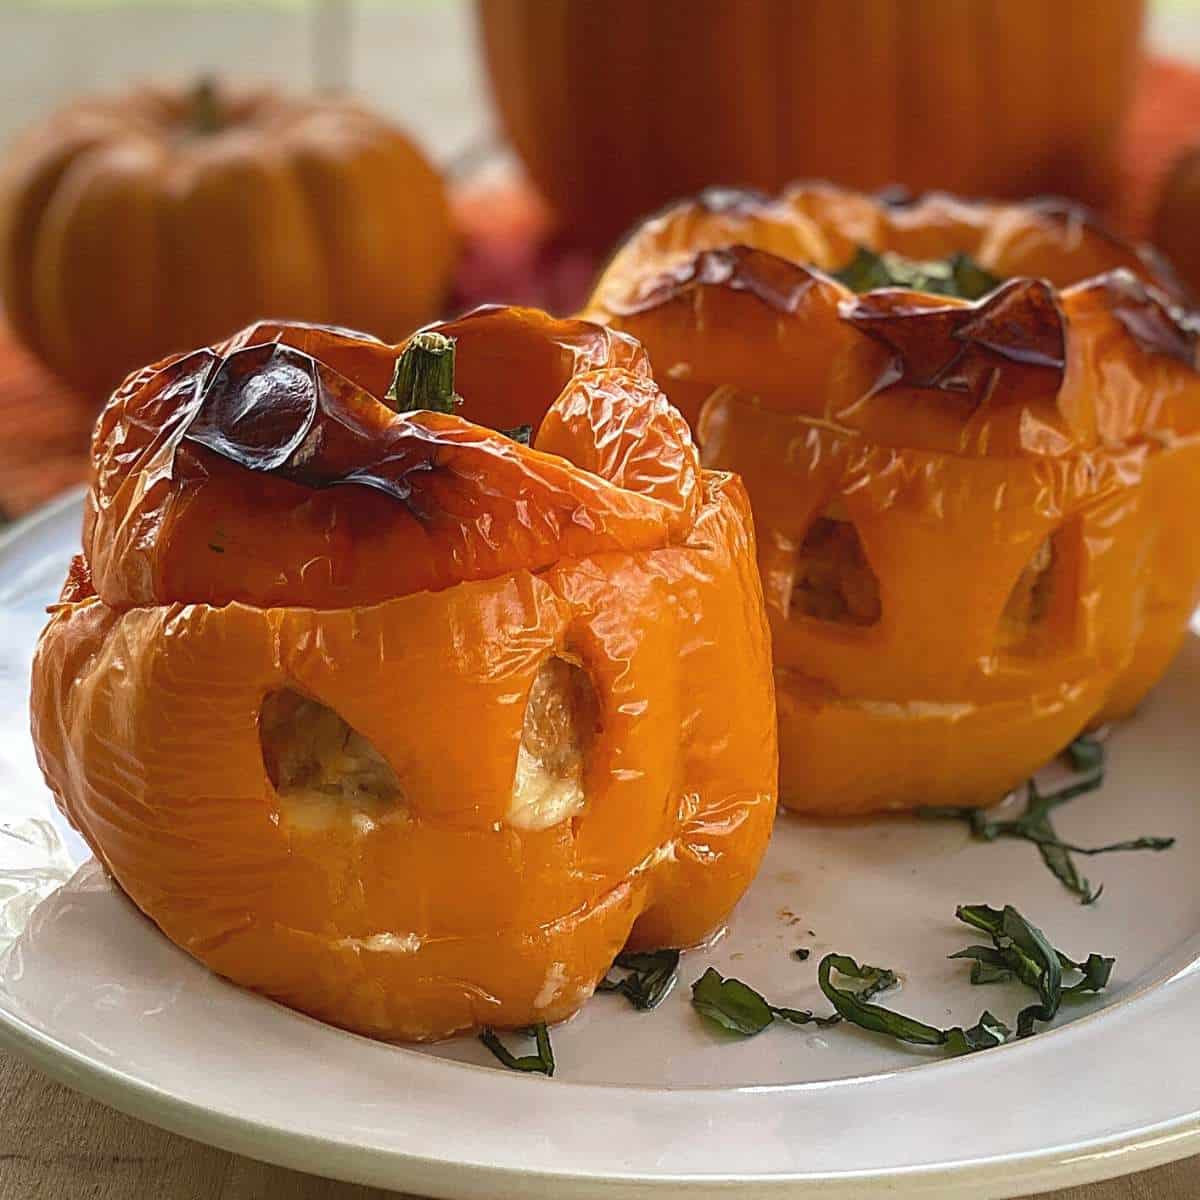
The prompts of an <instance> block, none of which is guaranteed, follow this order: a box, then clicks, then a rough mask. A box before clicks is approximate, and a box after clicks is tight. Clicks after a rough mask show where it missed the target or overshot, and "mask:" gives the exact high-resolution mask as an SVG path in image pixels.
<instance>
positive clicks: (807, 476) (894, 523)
mask: <svg viewBox="0 0 1200 1200" xmlns="http://www.w3.org/2000/svg"><path fill="white" fill-rule="evenodd" d="M862 245H865V246H869V247H871V248H872V249H873V250H875V251H879V252H886V253H890V254H894V255H901V256H904V258H905V259H906V260H916V259H922V260H928V259H934V260H939V259H946V258H947V257H948V256H951V255H954V254H967V255H970V256H971V257H972V259H973V260H974V261H975V262H977V263H978V266H979V267H980V268H983V269H985V271H986V272H988V273H991V274H992V275H994V276H996V277H998V279H999V280H1002V281H1003V282H1000V283H999V286H997V287H995V288H994V290H991V291H990V292H989V293H988V294H986V295H983V296H982V297H981V298H979V299H977V300H975V301H974V302H969V301H967V300H963V299H958V298H954V297H948V296H943V295H932V294H928V293H926V292H916V291H912V290H904V289H902V288H889V289H885V290H877V291H872V292H869V293H867V294H864V295H856V294H854V293H852V292H851V291H849V290H848V289H847V288H846V287H845V286H843V284H842V283H841V282H839V281H838V280H837V279H835V278H833V277H831V276H830V275H828V274H823V273H822V272H833V271H838V270H839V269H841V268H844V267H845V266H846V265H847V264H848V263H850V262H852V261H853V260H854V258H855V255H856V246H862ZM935 265H936V264H935ZM816 268H819V269H816ZM973 269H974V268H973ZM976 274H977V275H978V274H982V272H979V271H976ZM983 277H984V278H986V275H984V276H983ZM1077 281H1079V282H1077ZM991 282H996V281H995V280H993V281H991ZM1068 285H1070V286H1068ZM1156 285H1159V286H1162V287H1170V286H1172V285H1171V282H1170V280H1169V278H1168V277H1166V276H1165V275H1163V276H1158V275H1156V274H1155V267H1154V265H1153V264H1151V263H1150V262H1149V261H1148V260H1144V259H1143V258H1142V257H1141V256H1140V255H1139V254H1138V253H1136V252H1134V251H1133V250H1131V249H1129V248H1128V247H1125V246H1123V245H1122V244H1120V243H1119V242H1116V241H1114V240H1113V239H1111V238H1109V237H1108V236H1107V235H1104V234H1102V233H1101V232H1100V231H1098V230H1096V229H1095V228H1093V227H1091V226H1090V225H1089V224H1088V223H1087V221H1086V218H1084V217H1083V216H1082V215H1081V214H1079V213H1077V212H1073V211H1071V210H1069V209H1063V208H1061V207H1056V206H1055V205H1053V204H1039V205H1031V206H1009V207H1003V206H988V205H975V204H968V203H964V202H960V201H956V200H953V199H951V198H949V197H930V198H928V199H926V200H924V201H921V202H918V203H916V204H913V205H910V206H904V207H898V208H894V207H889V206H888V205H886V204H884V203H883V202H881V201H880V200H877V199H874V198H870V197H865V196H858V195H854V194H850V193H844V192H840V191H838V190H837V189H835V188H830V187H825V186H802V187H797V188H796V189H793V190H792V191H791V192H789V193H787V194H785V195H784V196H782V197H781V198H780V199H778V200H774V201H770V200H766V199H763V198H760V197H753V196H746V197H743V199H742V201H741V203H740V204H733V203H731V202H730V201H729V199H728V198H725V200H724V201H723V202H722V204H720V205H719V206H717V207H716V208H715V209H714V208H713V207H712V206H711V205H709V204H708V203H707V202H706V201H705V199H704V198H703V197H702V198H701V199H700V200H697V201H694V202H685V203H683V204H680V205H678V206H676V207H674V208H672V209H670V210H668V211H667V212H665V213H663V214H662V215H660V216H658V217H656V218H653V219H652V220H650V221H648V222H647V223H646V224H645V225H643V226H642V227H641V229H639V230H638V231H636V232H635V233H634V234H633V235H632V236H631V238H630V240H629V241H628V242H627V243H626V244H625V246H624V247H622V248H621V249H620V250H619V251H618V253H617V255H616V256H615V258H614V259H613V261H612V262H611V263H610V265H609V267H608V269H607V271H606V273H605V275H604V277H603V278H602V279H601V281H600V283H599V284H598V286H597V289H596V293H595V295H594V297H593V300H592V304H591V307H590V309H589V312H588V315H589V316H592V317H594V318H596V319H601V320H604V321H606V322H607V323H609V324H610V325H612V326H614V327H618V328H621V329H624V330H627V331H629V332H631V333H633V334H634V335H635V336H636V337H638V338H639V339H640V340H641V341H642V343H643V344H644V345H645V346H646V348H647V350H648V352H649V353H650V356H651V359H652V361H653V363H654V367H655V369H656V371H657V372H658V373H659V376H660V377H661V378H664V379H667V380H669V381H670V382H669V384H668V386H669V389H670V392H671V397H672V400H673V401H675V402H676V403H677V404H678V405H679V406H680V408H681V410H682V411H683V412H684V414H685V415H686V416H687V417H688V419H689V420H690V421H692V422H693V425H694V427H695V428H696V430H697V434H698V438H699V441H700V443H701V447H702V450H701V453H702V458H703V461H704V463H705V465H706V466H710V467H719V468H723V469H727V470H732V471H736V472H738V473H739V474H741V476H742V477H743V479H744V480H745V482H746V485H747V489H748V490H749V492H750V496H751V501H752V503H753V506H754V516H755V523H756V526H757V530H758V548H759V565H760V568H761V571H762V576H763V585H764V593H765V596H766V602H767V608H768V614H769V617H770V621H771V626H772V634H773V640H774V653H775V674H776V685H777V696H778V704H779V715H780V731H781V733H780V754H781V764H782V766H781V772H782V773H781V799H782V801H783V802H784V803H785V804H787V805H789V806H790V807H793V808H797V809H803V810H809V811H817V812H827V813H853V812H863V811H870V810H874V809H882V808H907V807H914V806H918V805H932V804H986V803H991V802H993V801H995V800H996V799H998V798H999V797H1000V796H1002V795H1003V794H1004V793H1005V792H1006V791H1007V790H1008V789H1010V788H1011V787H1013V786H1015V785H1016V784H1017V783H1018V782H1019V781H1020V780H1021V779H1023V778H1024V777H1026V776H1027V775H1028V774H1029V773H1031V772H1032V771H1033V770H1034V769H1035V768H1036V767H1037V766H1039V765H1040V764H1041V763H1042V762H1044V761H1045V760H1046V759H1047V758H1049V757H1050V756H1051V755H1053V754H1054V753H1055V752H1056V751H1057V750H1058V749H1060V748H1061V747H1062V746H1063V745H1065V744H1066V743H1067V742H1068V741H1069V740H1070V739H1071V738H1072V737H1073V736H1075V735H1076V734H1077V733H1078V732H1080V730H1082V729H1083V728H1084V727H1085V726H1087V725H1088V724H1090V723H1097V722H1101V721H1104V720H1108V719H1110V718H1113V717H1117V716H1120V715H1123V714H1125V713H1127V712H1128V711H1130V709H1132V708H1133V706H1134V705H1136V704H1137V703H1138V701H1139V700H1140V698H1141V697H1142V695H1143V694H1144V693H1145V691H1146V690H1147V689H1148V688H1149V687H1150V686H1151V685H1152V684H1153V682H1154V681H1155V680H1156V679H1157V678H1158V676H1159V674H1161V672H1162V670H1163V669H1164V668H1165V666H1166V664H1167V662H1168V661H1169V659H1170V657H1171V655H1172V654H1173V653H1174V651H1175V649H1176V648H1177V647H1178V644H1179V641H1180V639H1181V637H1182V636H1183V633H1184V631H1185V629H1186V626H1187V622H1188V618H1189V616H1190V614H1191V613H1192V611H1193V610H1194V608H1195V605H1196V603H1197V600H1198V599H1200V591H1198V587H1200V539H1197V538H1196V537H1195V535H1194V533H1189V532H1186V531H1185V525H1186V523H1187V521H1188V520H1189V519H1190V518H1189V517H1188V516H1187V514H1189V513H1191V512H1194V511H1195V507H1196V504H1197V501H1198V500H1200V376H1198V375H1197V374H1196V351H1195V339H1194V333H1193V332H1192V331H1191V330H1190V329H1189V328H1188V327H1187V325H1186V324H1184V323H1181V322H1180V320H1179V317H1178V314H1177V312H1176V311H1175V310H1174V309H1172V308H1171V307H1170V305H1169V303H1168V301H1167V300H1166V297H1165V296H1164V295H1163V293H1162V292H1160V291H1159V290H1157V286H1156Z"/></svg>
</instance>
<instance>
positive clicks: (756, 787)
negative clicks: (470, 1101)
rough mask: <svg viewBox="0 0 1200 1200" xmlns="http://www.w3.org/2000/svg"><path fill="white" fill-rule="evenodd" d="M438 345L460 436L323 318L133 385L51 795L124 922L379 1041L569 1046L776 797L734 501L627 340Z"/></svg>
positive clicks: (74, 592) (92, 564)
mask: <svg viewBox="0 0 1200 1200" xmlns="http://www.w3.org/2000/svg"><path fill="white" fill-rule="evenodd" d="M438 330H439V331H440V332H441V334H443V335H444V336H445V337H447V338H450V339H452V344H453V346H454V359H455V362H456V378H455V381H454V386H455V388H456V389H457V392H458V393H460V397H461V402H460V406H459V407H457V408H455V409H454V410H453V411H447V412H439V411H425V410H417V411H394V410H393V407H391V406H389V403H387V402H385V400H384V399H383V398H384V397H385V394H386V392H387V391H388V388H389V382H390V381H391V380H392V376H393V372H394V370H395V366H396V361H397V357H398V354H399V353H400V351H401V349H402V348H397V347H391V346H387V345H384V344H383V343H381V342H377V341H375V340H373V339H370V338H367V337H364V336H361V335H356V334H351V333H348V332H346V331H343V330H333V329H326V328H319V327H312V326H302V325H285V326H263V325H259V326H255V327H252V328H250V329H248V330H246V331H245V332H244V333H242V334H241V335H239V336H238V337H236V338H234V339H233V340H232V341H231V342H229V343H226V344H224V345H222V346H219V347H216V348H213V349H210V350H201V351H199V352H197V353H194V354H190V355H187V356H184V357H179V358H175V359H171V360H168V361H166V362H164V363H162V364H159V365H157V366H153V367H150V368H147V369H146V370H144V371H142V372H141V373H139V374H137V375H134V376H132V377H130V379H129V380H128V381H127V382H126V383H125V384H124V385H123V387H122V388H121V389H119V390H118V391H117V392H116V393H115V394H114V396H113V398H112V400H111V401H110V403H109V405H108V407H107V408H106V409H105V411H104V413H103V415H102V417H101V420H100V422H99V425H98V428H97V433H96V437H95V441H94V445H93V461H94V471H95V473H94V482H93V484H92V488H91V491H90V493H89V495H88V499H87V506H86V517H85V525H84V533H83V553H82V554H81V555H80V556H78V557H77V558H76V559H75V561H74V563H73V565H72V568H71V573H70V576H69V578H68V580H67V583H66V586H65V587H64V590H63V594H62V598H61V601H60V603H59V604H58V605H56V606H55V608H54V609H53V610H52V617H51V620H50V623H49V625H48V626H47V628H46V630H45V632H44V634H43V636H42V639H41V642H40V645H39V648H38V653H37V658H36V662H35V666H34V674H33V730H34V737H35V741H36V744H37V749H38V754H39V758H40V761H41V765H42V768H43V771H44V772H45V775H46V778H47V779H48V781H49V783H50V785H51V787H52V788H53V790H54V792H55V794H56V795H57V797H58V800H59V803H60V805H61V806H62V808H63V809H64V811H65V812H66V814H67V815H68V817H69V818H70V819H71V821H72V823H73V824H74V825H75V826H76V827H77V828H78V829H79V830H80V831H81V832H82V834H83V835H84V837H85V838H86V839H87V841H88V842H89V844H90V845H91V847H92V848H93V850H94V851H95V853H96V855H97V857H98V858H100V860H101V861H102V862H103V863H104V864H105V866H106V867H107V868H108V870H109V871H110V872H111V873H112V875H113V876H114V877H115V879H116V880H117V881H118V883H119V884H120V885H121V886H122V888H124V890H125V891H126V892H127V893H128V894H129V895H130V896H131V897H132V899H133V900H134V902H135V903H136V904H137V905H138V906H139V907H140V908H141V909H142V910H143V912H145V913H146V914H147V915H148V916H149V917H151V918H152V919H153V920H154V921H155V922H156V923H157V924H158V925H159V926H160V927H161V928H162V929H163V931H164V932H165V933H166V934H167V935H168V936H169V937H170V938H171V939H172V940H174V941H175V942H177V943H178V944H179V945H180V946H182V947H183V948H184V949H186V950H187V951H188V952H189V953H191V954H193V955H194V956H196V957H197V958H199V959H200V960H201V961H203V962H204V963H206V964H207V965H208V966H210V967H211V968H212V969H213V970H215V971H217V972H219V973H221V974H223V975H226V976H228V977H229V978H231V979H233V980H235V981H236V982H238V983H241V984H243V985H245V986H248V987H251V988H254V989H255V990H258V991H261V992H264V993H266V994H267V995H270V996H272V997H275V998H276V999H278V1000H281V1001H283V1002H284V1003H286V1004H289V1005H292V1006H294V1007H296V1008H299V1009H302V1010H304V1011H306V1012H309V1013H311V1014H313V1015H315V1016H317V1017H320V1018H322V1019H324V1020H327V1021H331V1022H334V1023H336V1024H339V1025H342V1026H345V1027H347V1028H349V1029H353V1030H357V1031H359V1032H362V1033H366V1034H370V1035H374V1036H379V1037H387V1038H398V1039H432V1038H438V1037H442V1036H446V1035H449V1034H452V1033H454V1032H456V1031H461V1030H467V1029H472V1028H476V1027H479V1026H482V1025H493V1026H498V1027H519V1026H526V1025H530V1024H533V1023H536V1022H541V1021H546V1022H550V1021H556V1020H560V1019H562V1018H564V1017H566V1016H568V1015H569V1014H570V1013H572V1012H573V1011H575V1009H577V1008H578V1007H579V1005H580V1004H582V1003H583V1001H584V1000H585V999H586V998H587V997H588V996H589V995H590V994H591V992H592V989H593V988H594V986H595V985H596V982H597V980H598V979H599V978H600V977H601V976H602V975H603V974H604V972H605V971H606V970H607V968H608V967H609V965H610V964H611V962H612V960H613V958H614V956H615V955H616V954H617V953H618V951H620V950H621V948H622V947H623V946H625V945H626V944H627V943H628V944H630V945H632V946H634V947H641V948H653V947H661V946H687V945H691V944H694V943H697V942H699V941H701V940H703V939H704V938H706V937H707V936H708V935H710V934H711V933H712V932H713V931H714V930H715V929H716V928H718V927H719V926H720V924H721V922H723V921H724V920H725V918H726V916H727V915H728V913H729V911H730V909H731V908H732V906H733V905H734V904H735V903H736V901H737V899H738V897H739V896H740V895H741V893H742V891H743V890H744V889H745V887H746V886H747V884H748V883H749V882H750V880H751V879H752V878H753V876H754V873H755V870H756V868H757V866H758V862H759V859H760V858H761V855H762V853H763V850H764V848H765V845H766V841H767V838H768V836H769V831H770V826H771V820H772V816H773V811H774V805H775V793H776V772H777V754H776V732H775V712H774V702H773V696H772V688H771V674H770V666H769V633H768V629H767V625H766V621H765V618H764V615H763V608H762V599H761V590H760V585H759V580H758V575H757V572H756V571H755V569H754V545H753V533H752V526H751V521H750V515H749V508H748V503H747V500H746V497H745V493H744V491H743V489H742V486H741V484H740V483H739V482H738V481H737V480H736V479H735V478H733V477H732V476H730V475H728V474H724V473H719V472H711V471H706V470H703V469H701V467H700V465H699V462H698V456H697V452H696V449H695V447H694V445H693V443H692V439H691V436H690V434H689V431H688V428H687V425H686V424H685V422H684V421H683V420H682V419H681V417H680V416H679V414H678V413H677V412H676V411H675V410H674V409H673V408H672V407H671V406H670V404H669V403H668V402H667V401H666V399H665V398H664V396H663V394H662V392H661V391H660V390H659V388H658V387H657V385H656V384H655V382H654V380H653V378H652V377H651V375H650V372H649V366H648V361H647V359H646V356H645V354H644V353H643V352H642V350H641V348H640V347H639V346H638V345H637V343H636V342H635V341H633V340H632V339H631V338H628V337H626V336H625V335H622V334H619V333H615V332H610V331H608V330H604V329H601V328H598V327H596V326H593V325H589V324H586V323H584V322H581V321H566V322H560V321H554V320H551V319H550V318H548V317H546V316H544V315H542V314H540V313H536V312H532V311H529V310H516V309H485V310H479V311H478V312H476V313H474V314H471V315H469V316H467V317H464V318H462V319H460V320H458V321H455V322H453V323H450V324H448V325H444V326H439V327H438ZM522 425H530V426H532V427H533V430H535V431H536V432H535V434H534V436H533V445H532V446H529V445H525V444H522V443H521V441H520V440H519V439H520V438H521V437H522V432H521V431H520V429H519V427H520V426H522ZM501 430H506V431H508V433H505V432H501ZM509 434H512V436H509Z"/></svg>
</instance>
